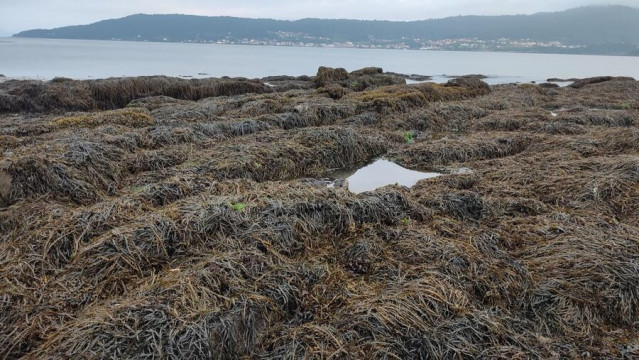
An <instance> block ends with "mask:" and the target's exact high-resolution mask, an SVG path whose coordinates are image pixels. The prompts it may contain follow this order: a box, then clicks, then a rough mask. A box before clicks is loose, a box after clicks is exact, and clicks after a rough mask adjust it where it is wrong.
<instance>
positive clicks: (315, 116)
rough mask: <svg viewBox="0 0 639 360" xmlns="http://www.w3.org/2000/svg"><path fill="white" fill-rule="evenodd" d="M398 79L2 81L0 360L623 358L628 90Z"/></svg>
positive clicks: (632, 167) (634, 238) (630, 198)
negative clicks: (354, 181)
mask: <svg viewBox="0 0 639 360" xmlns="http://www.w3.org/2000/svg"><path fill="white" fill-rule="evenodd" d="M406 80H413V81H424V80H428V79H427V78H425V77H419V78H418V77H416V76H412V75H401V74H394V73H384V72H383V71H382V69H380V68H365V69H361V70H358V71H353V72H350V73H349V72H347V71H346V70H344V69H333V68H320V69H319V70H318V72H317V74H315V75H313V76H302V77H289V76H278V77H269V78H264V79H244V78H219V79H214V78H211V79H190V80H185V79H177V78H168V77H139V78H113V79H104V80H82V81H79V80H72V79H64V78H56V79H54V80H52V81H48V82H42V81H18V80H9V81H5V82H2V83H0V306H1V308H0V324H2V326H0V349H4V350H5V351H4V352H3V356H4V357H5V358H8V359H14V358H27V359H40V358H175V359H182V358H215V359H232V358H262V359H275V358H277V359H280V358H290V359H292V358H306V357H309V358H331V357H336V358H345V359H351V358H352V359H360V358H402V359H404V358H415V359H418V358H450V359H459V358H504V359H506V358H507V359H513V358H588V357H593V358H635V357H638V356H639V341H638V340H637V336H636V334H637V331H639V287H638V286H637V284H639V225H638V224H639V82H637V81H635V80H634V79H631V78H614V77H600V78H591V79H573V80H574V82H573V86H569V87H562V88H555V87H550V86H540V85H536V84H505V85H495V86H488V85H487V84H486V83H484V82H483V81H482V80H481V76H476V75H473V76H460V77H456V78H453V79H450V80H449V81H448V82H447V83H444V84H434V83H430V82H420V83H415V84H406ZM379 157H384V158H386V159H389V160H392V161H394V162H395V163H397V164H399V165H401V166H403V167H406V168H409V169H414V170H420V171H434V170H439V169H442V168H446V167H450V168H464V169H468V171H463V172H451V173H446V174H443V175H441V176H438V177H435V178H431V179H426V180H421V181H419V182H418V183H417V185H415V186H414V187H412V188H406V187H401V186H395V185H390V186H386V187H383V188H380V189H377V190H375V191H371V192H364V193H361V194H353V193H350V192H349V191H348V189H347V188H346V187H341V186H336V187H327V186H325V185H324V183H325V182H326V181H325V179H326V176H327V174H330V173H331V172H332V171H334V170H335V169H342V168H349V167H352V166H353V165H354V164H358V163H365V162H368V161H371V160H372V159H376V158H379ZM313 179H316V181H314V180H313Z"/></svg>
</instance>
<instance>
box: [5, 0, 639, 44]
mask: <svg viewBox="0 0 639 360" xmlns="http://www.w3.org/2000/svg"><path fill="white" fill-rule="evenodd" d="M609 2H613V3H615V4H623V5H630V6H636V7H639V0H608V1H606V0H295V1H291V0H180V1H177V0H106V1H91V0H0V36H7V35H10V34H13V33H16V32H19V31H22V30H28V29H34V28H52V27H59V26H66V25H79V24H88V23H92V22H95V21H98V20H103V19H110V18H117V17H123V16H126V15H131V14H136V13H148V14H167V13H170V14H174V13H181V14H194V15H210V16H215V15H230V16H241V17H264V18H275V19H299V18H305V17H319V18H349V19H385V20H421V19H430V18H440V17H446V16H454V15H501V14H530V13H535V12H540V11H556V10H565V9H568V8H571V7H576V6H582V5H591V4H605V3H609Z"/></svg>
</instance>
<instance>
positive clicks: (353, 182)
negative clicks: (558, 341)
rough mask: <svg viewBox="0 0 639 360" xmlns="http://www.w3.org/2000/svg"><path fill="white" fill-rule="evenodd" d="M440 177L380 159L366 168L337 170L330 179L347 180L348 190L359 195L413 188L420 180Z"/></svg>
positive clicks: (437, 174)
mask: <svg viewBox="0 0 639 360" xmlns="http://www.w3.org/2000/svg"><path fill="white" fill-rule="evenodd" d="M439 175H441V174H440V173H431V172H420V171H415V170H409V169H406V168H404V167H401V166H399V165H397V164H395V163H394V162H391V161H388V160H384V159H379V160H376V161H375V162H373V163H371V164H368V165H366V166H364V167H359V168H353V169H340V170H337V171H335V172H334V173H332V174H331V175H330V177H331V178H334V179H337V180H345V185H346V186H347V187H348V190H349V191H351V192H353V193H355V194H359V193H362V192H365V191H372V190H375V189H378V188H380V187H383V186H386V185H393V184H397V185H402V186H407V187H412V186H413V185H415V184H416V183H417V182H418V181H419V180H423V179H429V178H433V177H436V176H439Z"/></svg>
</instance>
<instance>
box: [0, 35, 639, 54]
mask: <svg viewBox="0 0 639 360" xmlns="http://www.w3.org/2000/svg"><path fill="white" fill-rule="evenodd" d="M5 39H35V40H68V41H105V42H125V43H126V42H129V43H152V44H194V45H231V46H255V47H276V48H278V47H281V48H315V49H353V50H395V51H420V52H421V51H424V52H455V53H502V54H531V55H587V56H619V57H631V58H636V57H639V53H637V54H617V53H596V52H592V53H591V52H581V53H578V52H559V51H555V52H553V51H547V52H541V51H523V50H522V51H517V50H515V49H508V50H499V49H490V50H489V49H478V50H473V49H409V48H405V49H404V48H402V49H399V48H393V47H388V48H386V47H365V46H336V45H323V44H314V45H308V46H299V45H275V44H245V43H217V42H205V41H156V40H124V39H77V38H51V37H28V36H24V37H23V36H16V35H12V36H10V37H4V38H0V43H8V42H10V41H8V40H5Z"/></svg>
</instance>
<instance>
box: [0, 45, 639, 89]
mask: <svg viewBox="0 0 639 360" xmlns="http://www.w3.org/2000/svg"><path fill="white" fill-rule="evenodd" d="M319 66H330V67H343V68H346V69H347V70H349V71H352V70H356V69H359V68H362V67H366V66H379V67H382V68H383V69H384V70H385V71H392V72H397V73H403V74H419V75H429V76H432V77H433V80H434V81H446V80H447V79H448V78H449V77H450V76H458V75H466V74H482V75H486V76H488V78H487V79H486V80H485V81H487V82H488V83H490V84H498V83H515V82H520V83H525V82H532V81H535V82H544V81H546V79H548V78H583V77H591V76H599V75H613V76H631V77H634V78H636V79H639V57H629V56H594V55H555V54H552V55H551V54H531V53H506V52H462V51H433V50H390V49H389V50H386V49H356V48H327V47H284V46H257V45H224V44H204V43H157V42H155V43H154V42H129V41H100V40H58V39H28V38H0V74H3V75H5V77H4V80H5V81H6V80H7V79H13V78H18V79H41V80H49V79H52V78H54V77H57V76H60V77H69V78H73V79H100V78H108V77H118V76H143V75H167V76H176V77H184V78H203V77H221V76H231V77H247V78H262V77H266V76H273V75H314V74H315V73H316V72H317V68H318V67H319ZM0 79H3V78H1V77H0Z"/></svg>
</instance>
